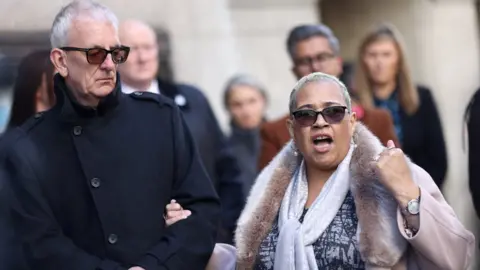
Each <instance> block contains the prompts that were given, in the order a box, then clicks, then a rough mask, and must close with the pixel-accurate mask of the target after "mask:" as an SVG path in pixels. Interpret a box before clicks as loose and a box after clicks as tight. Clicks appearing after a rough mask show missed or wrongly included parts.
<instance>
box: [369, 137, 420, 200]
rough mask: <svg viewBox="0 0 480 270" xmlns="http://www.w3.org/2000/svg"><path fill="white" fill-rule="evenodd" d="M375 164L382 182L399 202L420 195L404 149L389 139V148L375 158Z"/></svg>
mask: <svg viewBox="0 0 480 270" xmlns="http://www.w3.org/2000/svg"><path fill="white" fill-rule="evenodd" d="M375 166H376V169H377V171H378V173H379V175H380V179H379V180H380V182H381V184H382V185H383V186H384V187H385V188H386V189H387V190H389V191H390V192H391V193H392V195H393V196H394V197H395V198H396V199H397V200H398V201H399V203H401V204H402V205H403V204H406V203H408V201H410V200H412V199H415V198H417V197H418V196H419V192H420V191H419V188H418V186H417V185H416V184H415V182H414V181H413V179H412V173H411V171H410V168H409V166H408V163H407V159H406V157H405V154H404V153H403V151H402V150H401V149H399V148H396V147H395V144H394V143H393V141H388V143H387V148H386V149H385V150H384V151H383V152H382V153H380V155H379V156H378V157H377V158H375Z"/></svg>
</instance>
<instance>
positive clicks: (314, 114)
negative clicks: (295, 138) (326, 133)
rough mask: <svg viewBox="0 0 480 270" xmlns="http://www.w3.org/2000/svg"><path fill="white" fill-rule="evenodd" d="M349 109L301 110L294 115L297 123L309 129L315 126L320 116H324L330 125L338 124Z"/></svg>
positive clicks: (333, 107)
mask: <svg viewBox="0 0 480 270" xmlns="http://www.w3.org/2000/svg"><path fill="white" fill-rule="evenodd" d="M346 110H347V107H345V106H331V107H328V108H325V109H323V110H321V111H315V110H311V109H300V110H297V111H294V112H293V113H292V116H293V118H294V119H295V122H297V123H298V124H299V125H300V126H303V127H309V126H312V125H313V124H315V122H317V119H318V115H319V114H320V115H322V117H323V119H325V122H327V123H329V124H338V123H340V122H341V121H342V120H343V118H344V117H345V112H346Z"/></svg>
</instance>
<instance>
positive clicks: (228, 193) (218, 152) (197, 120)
mask: <svg viewBox="0 0 480 270" xmlns="http://www.w3.org/2000/svg"><path fill="white" fill-rule="evenodd" d="M159 88H160V92H161V93H162V94H163V95H165V96H167V97H169V98H171V99H172V100H174V102H175V103H176V104H177V105H178V106H179V107H180V110H181V111H182V113H183V115H184V117H185V121H186V123H187V126H188V127H189V129H190V131H191V134H192V136H193V137H194V138H195V142H196V145H197V147H198V149H199V153H200V156H201V158H202V161H203V164H204V166H205V168H206V170H207V173H208V174H209V176H210V178H211V179H212V180H213V183H214V185H215V187H216V190H217V192H218V194H219V196H220V201H221V204H222V227H223V228H224V229H225V230H226V231H225V233H226V234H225V235H223V236H222V235H220V237H219V242H227V243H230V242H231V241H232V237H233V235H232V233H233V231H234V229H235V226H236V222H237V219H238V217H239V216H240V213H241V211H242V209H243V205H244V198H245V195H244V194H243V190H242V186H243V184H242V179H241V171H240V167H239V165H238V161H237V159H236V157H235V156H234V154H233V151H232V149H231V147H230V145H229V144H228V143H227V138H226V137H225V135H224V134H223V132H222V130H221V129H220V125H219V124H218V121H217V119H216V118H215V115H214V113H213V110H212V108H211V107H210V104H209V102H208V100H207V99H206V97H205V96H204V95H203V93H202V92H201V91H200V90H199V89H197V88H195V87H193V86H190V85H185V84H172V83H168V82H165V81H161V80H159Z"/></svg>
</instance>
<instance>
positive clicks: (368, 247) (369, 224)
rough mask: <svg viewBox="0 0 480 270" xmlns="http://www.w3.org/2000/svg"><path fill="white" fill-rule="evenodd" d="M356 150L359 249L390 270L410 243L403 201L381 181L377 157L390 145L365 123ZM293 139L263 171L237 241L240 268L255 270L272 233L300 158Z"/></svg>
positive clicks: (360, 127)
mask: <svg viewBox="0 0 480 270" xmlns="http://www.w3.org/2000/svg"><path fill="white" fill-rule="evenodd" d="M354 141H355V143H356V148H355V150H354V152H353V154H352V160H351V163H350V173H351V179H350V189H351V192H352V194H353V197H354V199H355V206H356V211H357V216H358V222H359V230H358V236H359V237H358V239H359V250H360V253H361V255H362V258H363V260H364V261H365V263H366V265H367V266H370V267H381V268H386V269H390V268H392V267H393V266H394V265H395V264H396V263H397V262H398V261H399V260H400V259H401V257H402V255H403V253H404V252H405V250H406V247H407V242H406V240H405V239H404V238H403V236H402V235H401V234H400V232H399V230H398V227H397V226H398V225H397V220H396V218H397V216H396V215H397V203H396V201H395V200H394V199H393V197H392V196H391V195H390V194H389V193H388V192H387V191H386V190H385V189H384V188H383V187H382V186H381V185H380V184H379V182H378V175H377V174H376V172H375V170H374V169H373V166H372V161H373V158H374V157H375V156H376V155H377V154H379V153H380V152H381V151H382V150H383V149H384V147H383V146H382V144H381V143H380V141H379V140H378V139H377V138H376V137H375V136H374V135H373V134H372V133H371V132H370V131H369V130H368V129H367V128H366V127H365V126H363V125H362V124H360V123H357V126H356V128H355V134H354ZM292 146H293V143H292V142H291V141H290V142H289V143H288V144H287V145H286V146H285V147H284V148H283V149H282V151H281V152H280V153H279V154H278V155H277V156H276V157H275V158H274V160H273V161H272V162H271V163H270V164H269V165H268V166H267V167H266V168H265V169H264V170H263V171H262V172H261V173H260V175H259V176H258V178H257V180H256V182H255V184H254V186H253V187H252V190H251V192H250V195H249V198H248V200H247V204H246V206H245V209H244V210H243V212H242V215H241V216H240V219H239V222H238V226H237V231H236V234H235V240H236V245H237V257H238V258H237V269H242V270H243V269H252V266H253V265H254V263H255V259H256V255H257V254H258V249H259V246H260V243H261V242H262V241H263V239H265V237H266V236H267V234H268V233H269V232H270V230H271V227H272V223H273V222H274V220H275V218H276V216H277V214H278V211H279V208H280V205H281V203H282V199H283V197H284V195H285V191H286V189H287V187H288V184H289V183H290V180H291V178H292V175H293V173H294V171H295V169H296V168H297V167H298V166H299V164H300V158H299V157H297V156H295V155H294V151H293V147H292Z"/></svg>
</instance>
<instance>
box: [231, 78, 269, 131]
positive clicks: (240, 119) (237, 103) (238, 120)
mask: <svg viewBox="0 0 480 270" xmlns="http://www.w3.org/2000/svg"><path fill="white" fill-rule="evenodd" d="M228 110H229V113H230V115H231V116H232V119H233V122H234V123H235V124H236V125H237V126H239V127H240V128H244V129H253V128H256V127H258V126H260V124H261V122H262V118H263V115H264V112H265V98H264V97H263V95H262V94H261V93H260V91H258V90H257V89H255V88H252V87H250V86H243V85H238V86H234V87H233V88H232V89H231V90H230V93H229V98H228Z"/></svg>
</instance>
